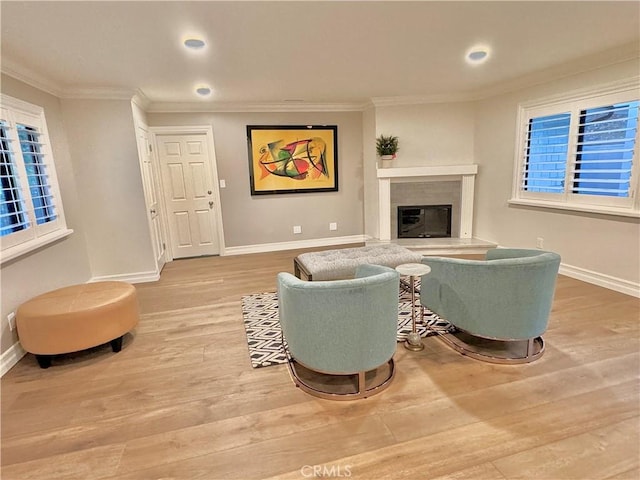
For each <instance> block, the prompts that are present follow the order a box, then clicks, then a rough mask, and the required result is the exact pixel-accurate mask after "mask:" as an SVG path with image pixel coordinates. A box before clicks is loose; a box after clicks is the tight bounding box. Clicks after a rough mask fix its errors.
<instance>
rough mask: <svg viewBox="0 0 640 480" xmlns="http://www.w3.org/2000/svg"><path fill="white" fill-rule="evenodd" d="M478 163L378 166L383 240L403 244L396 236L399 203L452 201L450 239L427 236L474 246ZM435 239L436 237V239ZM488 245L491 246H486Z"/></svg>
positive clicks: (424, 203) (380, 239)
mask: <svg viewBox="0 0 640 480" xmlns="http://www.w3.org/2000/svg"><path fill="white" fill-rule="evenodd" d="M477 173H478V166H477V165H476V164H468V165H442V166H428V167H391V168H378V169H377V172H376V175H377V181H378V232H379V236H380V238H379V239H376V241H380V242H390V241H391V242H397V243H403V242H406V240H407V239H398V238H397V207H398V205H411V204H422V205H429V204H432V205H435V204H451V205H452V206H453V207H452V219H451V220H452V221H451V239H425V240H427V241H432V242H431V243H434V244H437V245H438V247H439V248H442V247H444V246H445V245H444V243H443V242H448V243H449V244H451V246H453V247H455V246H472V245H474V239H473V238H472V233H473V231H472V227H473V200H474V187H475V176H476V174H477ZM433 240H436V241H435V242H433ZM487 246H489V245H487Z"/></svg>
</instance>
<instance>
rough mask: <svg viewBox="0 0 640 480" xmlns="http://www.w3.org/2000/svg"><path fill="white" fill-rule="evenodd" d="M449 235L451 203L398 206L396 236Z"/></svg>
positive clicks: (423, 236) (441, 236)
mask: <svg viewBox="0 0 640 480" xmlns="http://www.w3.org/2000/svg"><path fill="white" fill-rule="evenodd" d="M443 237H451V205H411V206H406V207H398V238H443Z"/></svg>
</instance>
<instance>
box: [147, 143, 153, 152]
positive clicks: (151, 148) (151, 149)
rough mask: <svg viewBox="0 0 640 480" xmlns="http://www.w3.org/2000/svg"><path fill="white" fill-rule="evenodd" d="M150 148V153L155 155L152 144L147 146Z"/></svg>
mask: <svg viewBox="0 0 640 480" xmlns="http://www.w3.org/2000/svg"><path fill="white" fill-rule="evenodd" d="M147 145H148V146H149V153H153V147H152V146H151V144H150V143H149V144H147Z"/></svg>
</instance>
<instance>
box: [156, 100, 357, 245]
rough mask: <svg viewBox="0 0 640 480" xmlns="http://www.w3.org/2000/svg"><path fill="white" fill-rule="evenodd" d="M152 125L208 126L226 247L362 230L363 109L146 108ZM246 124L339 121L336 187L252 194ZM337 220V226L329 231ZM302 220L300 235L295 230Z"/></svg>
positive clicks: (305, 238)
mask: <svg viewBox="0 0 640 480" xmlns="http://www.w3.org/2000/svg"><path fill="white" fill-rule="evenodd" d="M147 120H148V122H149V126H150V127H154V126H178V125H212V127H213V136H214V143H215V150H216V161H217V164H218V178H220V179H223V180H225V182H226V187H225V188H223V189H221V190H220V200H221V204H222V220H223V224H224V237H225V246H226V248H229V247H247V246H254V245H261V244H271V243H284V242H296V241H301V242H302V241H305V240H316V239H330V238H332V237H344V236H353V235H362V234H363V228H364V220H363V211H364V206H363V202H364V188H363V172H362V114H361V112H305V113H288V112H281V113H278V112H274V113H181V114H176V113H148V114H147ZM247 125H337V126H338V172H339V178H338V180H339V190H338V191H337V192H318V193H300V194H283V195H259V196H253V197H252V196H251V192H250V188H249V160H248V152H247V130H246V127H247ZM330 222H336V223H337V224H338V230H336V231H330V230H329V223H330ZM294 225H300V226H301V227H302V234H296V235H294V234H293V231H292V227H293V226H294Z"/></svg>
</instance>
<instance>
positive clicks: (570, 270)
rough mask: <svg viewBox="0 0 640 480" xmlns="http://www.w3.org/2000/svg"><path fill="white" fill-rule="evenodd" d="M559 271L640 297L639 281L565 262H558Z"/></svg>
mask: <svg viewBox="0 0 640 480" xmlns="http://www.w3.org/2000/svg"><path fill="white" fill-rule="evenodd" d="M559 273H560V274H561V275H566V276H567V277H571V278H575V279H576V280H582V281H583V282H587V283H591V284H593V285H598V286H600V287H604V288H608V289H609V290H614V291H616V292H620V293H624V294H625V295H631V296H632V297H636V298H640V283H634V282H630V281H628V280H624V279H622V278H617V277H612V276H610V275H605V274H603V273H598V272H594V271H592V270H587V269H584V268H580V267H574V266H572V265H567V264H565V263H562V264H560V271H559Z"/></svg>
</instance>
